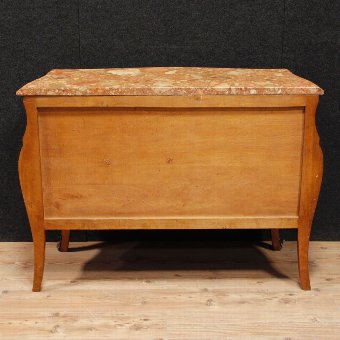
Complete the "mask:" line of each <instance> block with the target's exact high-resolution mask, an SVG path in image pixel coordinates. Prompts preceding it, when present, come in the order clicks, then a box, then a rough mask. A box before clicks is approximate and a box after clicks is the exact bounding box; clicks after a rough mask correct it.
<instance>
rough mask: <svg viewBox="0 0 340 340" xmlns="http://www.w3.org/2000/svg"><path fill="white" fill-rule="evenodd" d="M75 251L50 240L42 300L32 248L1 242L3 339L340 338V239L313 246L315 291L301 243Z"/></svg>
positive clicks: (79, 247) (92, 246) (80, 246)
mask: <svg viewBox="0 0 340 340" xmlns="http://www.w3.org/2000/svg"><path fill="white" fill-rule="evenodd" d="M226 238H227V235H226ZM70 249H71V251H70V252H68V253H60V252H58V251H57V249H56V244H55V243H48V244H47V248H46V252H47V257H46V268H45V278H46V280H45V281H44V287H43V290H42V292H41V293H39V294H36V293H31V292H30V288H31V280H32V266H33V247H32V243H1V247H0V338H1V339H4V340H12V339H25V340H26V339H31V340H36V339H83V340H87V339H96V340H97V339H98V340H99V339H128V340H130V339H176V340H177V339H195V340H197V339H223V340H225V339H294V340H295V339H303V340H306V339H311V340H314V339H323V340H327V339H334V340H335V339H339V334H340V272H339V268H340V243H339V242H311V244H310V262H311V268H310V269H311V270H310V275H311V279H312V282H313V287H312V290H311V291H302V290H300V289H299V286H298V272H297V270H296V268H297V255H296V242H286V243H284V247H283V248H282V250H281V252H273V251H270V250H267V249H265V248H262V247H259V246H255V245H249V244H248V245H247V244H238V245H237V244H233V243H228V242H224V241H222V240H220V241H219V242H216V241H215V242H213V241H204V242H203V241H202V240H197V243H196V242H191V243H187V242H167V243H164V242H154V241H153V242H151V241H150V242H140V243H136V242H131V243H119V242H117V243H115V244H112V245H100V244H97V243H71V248H70Z"/></svg>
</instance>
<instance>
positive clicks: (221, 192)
mask: <svg viewBox="0 0 340 340" xmlns="http://www.w3.org/2000/svg"><path fill="white" fill-rule="evenodd" d="M303 121H304V120H303V111H302V110H298V109H294V108H293V109H248V110H247V111H245V110H239V109H234V110H233V109H226V110H221V109H217V110H212V109H210V110H207V109H181V110H178V109H174V110H170V109H163V110H160V109H131V110H129V109H123V110H116V109H99V108H98V109H86V110H85V109H52V108H50V109H44V110H40V111H39V132H40V146H41V163H42V183H43V191H44V194H43V197H44V215H45V218H46V219H49V218H61V219H63V218H68V219H71V218H83V219H86V218H92V219H93V218H127V217H129V218H135V219H143V218H167V217H170V218H197V217H198V218H206V219H208V218H211V219H216V218H221V217H235V216H236V217H257V216H258V217H276V216H278V217H297V215H298V202H299V191H300V176H301V150H302V132H303ZM121 224H122V226H123V223H121ZM188 224H189V223H188ZM206 226H207V227H209V223H207V224H206ZM257 226H258V227H259V226H260V221H259V223H258V224H257ZM178 227H180V224H178ZM183 227H184V228H185V227H187V226H186V225H184V224H183ZM193 227H194V226H193ZM221 227H223V226H221Z"/></svg>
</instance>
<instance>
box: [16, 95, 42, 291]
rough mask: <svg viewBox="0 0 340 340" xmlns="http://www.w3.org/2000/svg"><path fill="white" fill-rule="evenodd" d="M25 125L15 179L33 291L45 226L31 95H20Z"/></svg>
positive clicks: (36, 285) (37, 279)
mask: <svg viewBox="0 0 340 340" xmlns="http://www.w3.org/2000/svg"><path fill="white" fill-rule="evenodd" d="M24 104H25V109H26V116H27V126H26V131H25V135H24V139H23V147H22V149H21V152H20V157H19V179H20V185H21V190H22V193H23V197H24V201H25V206H26V210H27V215H28V219H29V223H30V227H31V232H32V238H33V243H34V281H33V289H32V290H33V291H34V292H39V291H40V290H41V282H42V278H43V272H44V262H45V229H44V211H43V198H42V184H41V167H40V148H39V132H38V114H37V109H36V105H35V101H34V99H31V98H24Z"/></svg>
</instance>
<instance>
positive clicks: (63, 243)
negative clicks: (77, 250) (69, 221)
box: [58, 230, 70, 252]
mask: <svg viewBox="0 0 340 340" xmlns="http://www.w3.org/2000/svg"><path fill="white" fill-rule="evenodd" d="M69 243H70V230H61V238H60V242H59V244H58V249H59V251H61V252H66V251H67V250H68V246H69Z"/></svg>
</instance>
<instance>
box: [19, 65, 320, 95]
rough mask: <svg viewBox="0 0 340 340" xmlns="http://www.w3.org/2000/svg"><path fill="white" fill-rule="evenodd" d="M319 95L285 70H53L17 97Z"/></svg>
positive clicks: (154, 68)
mask: <svg viewBox="0 0 340 340" xmlns="http://www.w3.org/2000/svg"><path fill="white" fill-rule="evenodd" d="M293 94H307V95H320V94H323V90H322V89H321V88H320V87H318V86H317V85H315V84H313V83H312V82H310V81H308V80H305V79H303V78H300V77H298V76H296V75H295V74H293V73H292V72H290V71H289V70H286V69H242V68H204V67H144V68H110V69H63V70H62V69H56V70H52V71H50V72H48V73H47V74H46V75H45V76H43V77H42V78H39V79H37V80H34V81H32V82H30V83H28V84H26V85H25V86H23V87H22V88H21V89H20V90H18V91H17V95H19V96H132V95H136V96H154V95H156V96H158V95H166V96H195V95H293Z"/></svg>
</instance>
